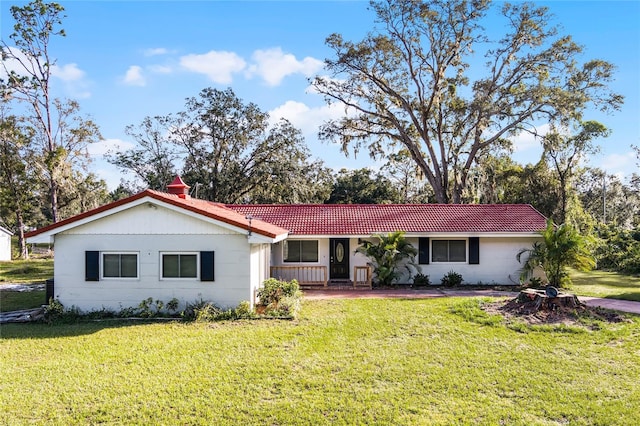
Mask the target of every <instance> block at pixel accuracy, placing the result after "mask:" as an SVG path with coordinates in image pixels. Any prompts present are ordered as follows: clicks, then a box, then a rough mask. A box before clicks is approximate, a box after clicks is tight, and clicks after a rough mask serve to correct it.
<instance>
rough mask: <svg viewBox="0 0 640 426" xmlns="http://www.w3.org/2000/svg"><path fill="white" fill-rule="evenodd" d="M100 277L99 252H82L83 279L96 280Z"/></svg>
mask: <svg viewBox="0 0 640 426" xmlns="http://www.w3.org/2000/svg"><path fill="white" fill-rule="evenodd" d="M99 279H100V252H99V251H85V252H84V280H85V281H98V280H99Z"/></svg>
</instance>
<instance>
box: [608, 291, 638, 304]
mask: <svg viewBox="0 0 640 426" xmlns="http://www.w3.org/2000/svg"><path fill="white" fill-rule="evenodd" d="M604 298H605V299H618V300H629V301H631V302H640V291H637V292H629V293H618V294H610V295H608V296H605V297H604Z"/></svg>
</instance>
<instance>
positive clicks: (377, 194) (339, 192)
mask: <svg viewBox="0 0 640 426" xmlns="http://www.w3.org/2000/svg"><path fill="white" fill-rule="evenodd" d="M399 199H400V194H399V193H398V191H397V190H396V188H395V187H394V186H393V184H392V183H391V181H389V179H387V178H386V177H384V176H383V175H381V174H380V173H378V174H377V175H375V176H373V177H372V176H371V170H369V169H367V168H363V169H357V170H347V169H342V170H340V171H339V172H338V176H337V177H336V180H335V183H334V185H333V189H332V190H331V194H330V195H329V198H328V199H327V201H326V204H390V203H397V202H399Z"/></svg>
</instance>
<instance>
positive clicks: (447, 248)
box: [431, 240, 467, 262]
mask: <svg viewBox="0 0 640 426" xmlns="http://www.w3.org/2000/svg"><path fill="white" fill-rule="evenodd" d="M431 260H432V261H433V262H466V261H467V244H466V241H465V240H433V242H432V245H431Z"/></svg>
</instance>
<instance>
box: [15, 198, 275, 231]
mask: <svg viewBox="0 0 640 426" xmlns="http://www.w3.org/2000/svg"><path fill="white" fill-rule="evenodd" d="M144 197H151V198H153V199H156V200H159V201H163V202H166V203H169V204H171V205H174V206H177V207H180V208H183V209H185V210H189V211H191V212H193V213H197V214H200V215H202V216H205V217H208V218H211V219H215V220H218V221H220V222H224V223H227V224H229V225H233V226H237V227H238V228H241V229H245V230H247V231H248V230H249V229H251V231H252V232H255V233H257V234H260V235H264V236H267V237H270V238H276V237H278V236H281V235H283V234H286V233H287V230H286V229H283V228H280V227H279V226H277V225H274V224H271V223H267V222H263V221H261V220H257V219H252V220H251V224H249V220H248V219H247V218H246V215H245V214H243V213H240V212H238V211H236V210H232V209H229V208H227V207H225V206H224V205H223V204H219V203H213V202H211V201H205V200H200V199H196V198H191V197H187V198H182V197H180V196H179V195H177V194H168V193H166V192H160V191H154V190H151V189H147V190H146V191H142V192H140V193H138V194H135V195H132V196H131V197H128V198H123V199H122V200H118V201H115V202H113V203H109V204H106V205H104V206H101V207H98V208H96V209H93V210H89V211H86V212H84V213H81V214H79V215H76V216H72V217H70V218H67V219H65V220H62V221H60V222H57V223H54V224H52V225H49V226H45V227H44V228H40V229H37V230H35V231H32V232H29V233H27V234H26V235H25V236H26V237H27V238H30V237H33V236H36V235H39V234H42V233H45V232H48V231H52V230H55V229H57V228H62V227H65V226H67V225H71V224H73V223H74V222H78V221H80V220H82V219H86V218H90V217H91V216H94V215H97V214H99V213H103V212H107V211H109V210H112V209H114V208H116V207H119V206H123V205H126V204H128V203H131V202H133V201H136V200H139V199H141V198H144Z"/></svg>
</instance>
